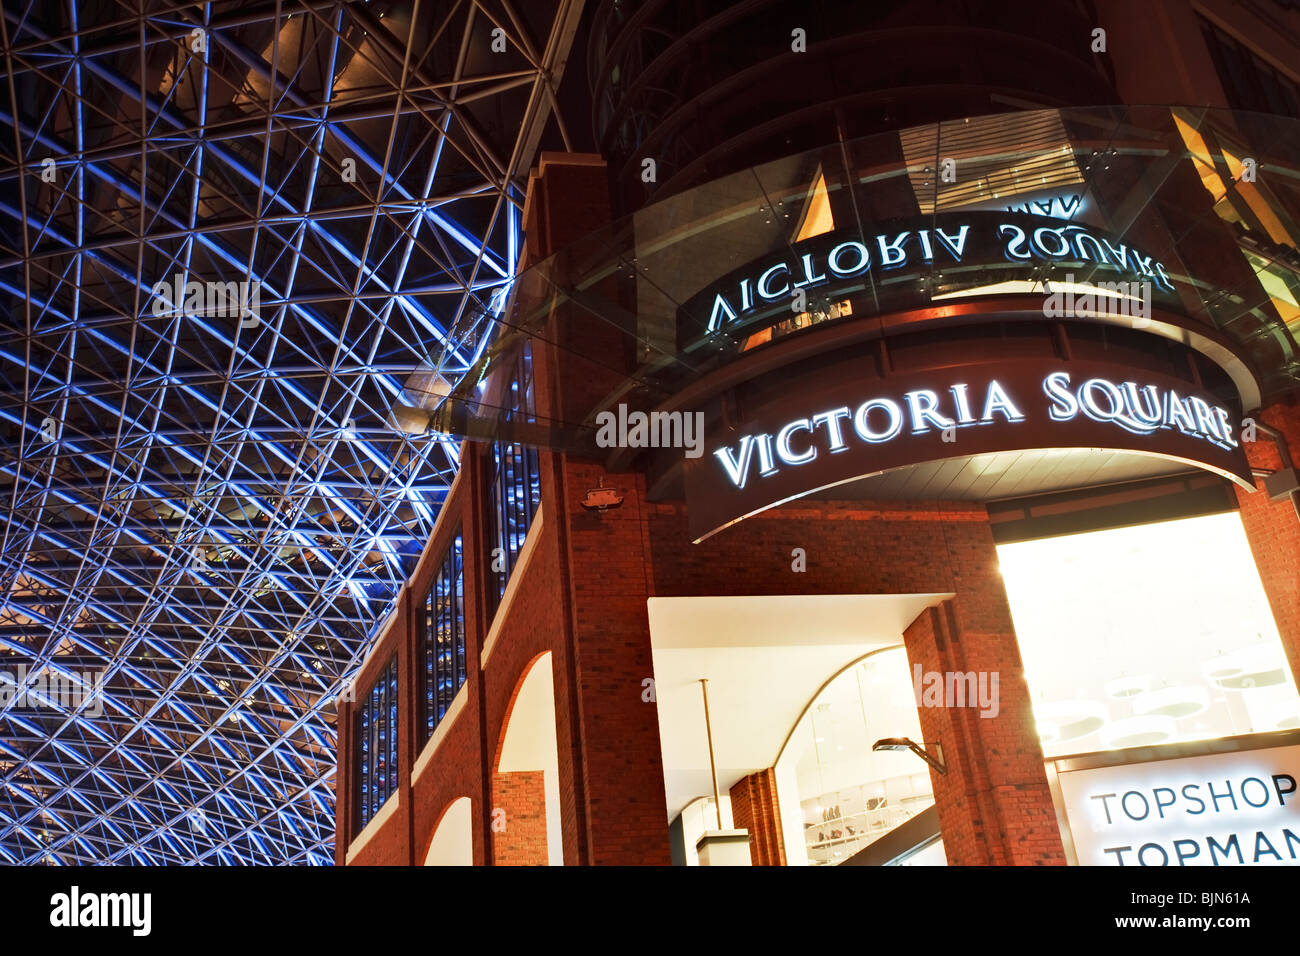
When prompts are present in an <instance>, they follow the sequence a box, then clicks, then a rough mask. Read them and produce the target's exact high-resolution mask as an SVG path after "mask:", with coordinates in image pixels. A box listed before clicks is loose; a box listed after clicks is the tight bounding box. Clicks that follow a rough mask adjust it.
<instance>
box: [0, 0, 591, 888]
mask: <svg viewBox="0 0 1300 956" xmlns="http://www.w3.org/2000/svg"><path fill="white" fill-rule="evenodd" d="M580 12H581V3H580V2H570V0H553V2H548V0H537V2H533V0H530V2H529V3H527V4H520V3H515V2H510V0H483V2H475V3H472V4H461V3H455V4H447V3H439V2H432V0H426V2H424V3H419V4H416V3H410V4H402V3H386V2H370V3H329V2H310V0H302V2H287V0H274V2H256V0H255V2H251V3H249V2H238V3H235V2H229V3H193V4H180V3H163V2H155V0H144V2H143V4H141V3H130V4H128V3H125V2H123V3H115V2H111V0H106V2H101V3H93V4H87V3H84V2H82V0H43V2H31V3H21V2H15V3H6V4H5V7H4V13H3V19H0V57H2V58H3V64H4V65H3V69H4V72H5V74H6V80H7V83H6V85H5V87H4V89H3V91H0V126H2V127H3V131H2V132H3V135H0V392H3V400H2V401H0V674H6V675H14V674H21V675H22V676H21V677H19V678H18V681H19V683H20V684H21V685H22V686H23V687H26V686H27V685H29V684H30V683H32V682H33V681H36V680H43V679H44V678H43V675H44V674H46V673H51V672H52V673H57V674H60V675H65V676H66V675H69V674H85V673H93V674H96V675H99V677H100V678H102V681H103V685H102V686H103V693H102V695H101V703H102V707H103V713H102V715H99V716H96V715H95V714H94V713H93V712H94V711H95V710H97V709H98V708H97V706H89V705H80V704H70V703H67V702H64V703H62V704H60V702H58V701H53V702H51V703H48V704H41V705H39V706H36V707H27V706H19V705H18V704H17V703H16V700H18V699H21V695H20V694H14V695H12V696H10V695H6V698H5V699H4V701H0V863H49V864H56V865H58V864H74V863H113V864H130V863H140V864H158V863H196V862H197V863H328V862H330V861H331V860H332V858H333V847H332V843H333V835H334V826H335V820H334V803H335V801H334V773H335V769H334V768H335V765H336V759H337V754H336V744H337V735H336V732H335V726H334V721H335V710H336V708H335V703H334V701H335V698H336V696H337V694H338V693H339V692H340V690H342V689H343V688H344V687H345V686H346V685H347V683H348V681H349V680H350V678H351V677H352V675H353V674H354V673H355V671H356V669H357V667H358V665H359V664H360V662H361V660H362V658H363V657H364V655H365V654H366V653H367V652H368V650H369V648H370V646H371V643H372V639H373V637H374V636H375V631H376V627H377V622H379V621H382V620H383V619H384V617H385V616H386V615H387V613H388V611H389V610H390V609H391V607H392V605H393V602H394V599H395V597H396V595H397V593H398V591H399V589H400V587H401V585H402V583H403V582H404V581H405V579H406V578H407V576H408V575H409V573H410V571H411V570H412V568H413V565H414V562H415V559H416V557H417V556H418V554H419V553H420V551H421V549H422V548H423V545H424V543H425V542H426V540H427V538H428V534H429V532H430V530H431V529H432V526H433V522H434V520H435V518H436V516H437V513H438V509H439V507H440V505H441V503H442V501H443V500H444V498H445V495H446V492H447V488H448V486H449V483H450V481H451V479H452V477H453V476H454V473H455V470H456V467H457V447H458V446H457V444H456V442H455V441H453V440H452V439H450V438H447V437H445V436H442V437H439V436H432V437H430V436H414V435H409V434H406V433H404V432H402V431H399V430H397V429H395V428H394V427H391V425H390V421H391V419H390V415H391V412H392V409H393V407H394V405H395V404H396V403H397V401H398V398H399V396H400V395H401V394H402V393H403V390H404V386H405V385H406V383H407V382H408V381H409V379H410V377H411V376H412V374H413V373H415V374H417V375H424V376H426V377H428V376H430V375H434V376H440V377H442V378H444V379H446V380H448V381H452V382H454V381H456V380H457V379H458V378H459V377H460V376H461V375H462V373H463V372H464V370H465V369H467V368H469V367H470V366H471V365H472V364H473V362H474V361H475V359H476V358H477V357H478V356H479V355H481V354H482V350H483V349H484V347H485V343H486V342H487V340H488V337H489V336H488V332H489V326H490V325H491V323H492V322H493V321H494V314H499V312H500V308H501V302H502V301H503V299H504V296H503V295H501V293H502V292H504V291H505V290H506V289H507V288H508V287H509V285H510V283H511V282H512V281H513V277H514V274H515V270H516V259H517V250H518V240H519V235H518V228H519V216H520V212H521V206H522V200H523V192H522V187H523V185H524V184H525V183H526V180H527V172H528V169H529V167H530V165H531V163H532V161H533V156H534V153H535V151H536V149H537V148H538V144H539V142H540V141H541V139H542V137H543V136H544V135H546V136H550V135H551V132H550V131H551V130H554V125H553V119H554V118H553V117H552V115H551V113H550V104H551V103H553V96H552V92H553V91H548V87H549V86H552V85H553V84H554V83H556V82H558V79H559V70H560V66H561V65H562V64H563V63H564V61H565V58H566V57H567V53H568V47H569V44H570V42H571V39H572V35H573V32H574V30H575V28H576V19H577V17H578V16H579V15H580ZM498 30H499V31H503V35H504V37H505V39H506V46H507V49H506V52H504V53H496V52H494V51H493V49H492V41H493V34H494V31H498ZM548 124H552V125H549V126H548ZM191 283H193V288H195V289H199V290H204V291H205V292H206V294H208V295H209V298H208V299H205V300H203V301H200V302H197V303H196V304H195V303H190V302H186V303H184V305H185V306H187V308H186V307H182V308H180V309H172V308H168V307H167V303H166V302H165V301H163V300H162V298H161V297H160V295H159V294H157V293H158V289H159V288H161V287H162V286H163V285H170V286H171V288H173V289H175V288H176V287H177V286H179V287H180V288H181V289H186V288H187V287H189V286H190V284H191ZM209 283H212V284H217V283H221V284H226V283H234V284H235V285H234V286H233V288H236V289H241V288H242V289H247V290H252V289H255V290H256V291H257V296H256V302H257V308H256V314H255V315H250V314H244V315H241V314H240V310H239V309H235V310H234V311H233V312H231V311H229V310H226V309H221V308H217V307H215V306H214V303H213V302H212V301H211V290H212V289H213V286H210V285H209ZM241 284H242V285H241ZM172 298H177V296H175V295H174V294H173V296H172ZM185 298H188V295H187V296H186V297H185ZM218 305H219V303H218ZM0 679H3V678H0ZM18 689H19V690H21V689H22V687H20V688H18Z"/></svg>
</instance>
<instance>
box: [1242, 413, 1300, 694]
mask: <svg viewBox="0 0 1300 956" xmlns="http://www.w3.org/2000/svg"><path fill="white" fill-rule="evenodd" d="M1258 420H1259V421H1262V422H1264V423H1265V424H1267V425H1271V426H1272V427H1274V428H1276V429H1278V430H1280V431H1282V432H1283V433H1284V434H1285V436H1286V440H1287V443H1288V444H1289V445H1290V452H1291V459H1292V461H1291V467H1297V465H1296V461H1297V460H1300V403H1297V401H1296V400H1295V399H1294V398H1293V399H1292V400H1291V401H1290V402H1289V403H1281V402H1279V403H1277V404H1275V405H1273V406H1271V407H1270V408H1266V409H1264V411H1263V412H1262V413H1260V415H1259V416H1258ZM1245 447H1246V455H1247V457H1248V458H1249V459H1250V464H1251V466H1252V467H1255V468H1266V469H1268V470H1270V471H1274V470H1276V469H1278V468H1280V467H1282V460H1281V458H1280V457H1279V455H1278V450H1277V445H1276V444H1275V443H1274V442H1273V440H1272V439H1271V438H1269V437H1268V436H1267V435H1265V434H1264V433H1263V432H1258V433H1257V440H1256V441H1254V442H1247V443H1246V444H1245ZM1257 488H1258V489H1259V490H1257V491H1256V492H1255V493H1254V494H1251V493H1250V492H1248V491H1245V490H1243V489H1241V488H1238V489H1237V501H1238V503H1239V504H1240V505H1241V523H1242V525H1243V526H1244V527H1245V529H1246V537H1247V539H1248V540H1249V541H1250V550H1251V553H1252V554H1253V555H1254V556H1255V567H1257V568H1258V569H1259V578H1260V581H1261V582H1262V583H1263V585H1264V593H1265V594H1266V595H1267V596H1268V604H1269V607H1270V608H1271V609H1272V611H1273V619H1274V620H1275V621H1276V622H1277V629H1278V632H1279V633H1280V634H1281V635H1282V644H1283V646H1284V647H1285V648H1286V652H1287V657H1288V658H1289V659H1290V661H1291V672H1292V673H1293V674H1294V675H1296V680H1297V682H1298V683H1300V518H1297V516H1296V509H1295V506H1294V505H1293V504H1292V503H1291V502H1290V501H1285V500H1283V501H1270V500H1269V497H1268V494H1267V492H1265V491H1264V490H1263V488H1264V483H1263V480H1262V479H1261V480H1260V481H1259V482H1258V484H1257Z"/></svg>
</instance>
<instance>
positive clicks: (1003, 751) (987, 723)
mask: <svg viewBox="0 0 1300 956" xmlns="http://www.w3.org/2000/svg"><path fill="white" fill-rule="evenodd" d="M945 534H946V536H947V541H946V544H947V550H948V559H949V562H950V565H951V568H952V577H953V583H954V590H955V591H956V592H957V596H956V598H954V599H952V600H950V601H946V602H944V604H943V605H941V606H939V607H936V608H930V609H928V610H927V611H925V612H924V613H923V614H922V615H921V616H920V617H918V618H917V619H916V620H915V621H914V622H913V623H912V624H911V626H910V627H908V628H907V630H906V632H905V633H904V642H905V644H906V646H907V656H908V660H909V661H910V662H911V664H912V666H913V667H914V668H915V666H916V665H917V664H920V665H921V668H922V670H923V671H927V672H929V671H937V672H938V673H940V674H944V673H947V672H950V671H952V672H969V671H977V672H979V671H983V672H987V673H989V674H990V679H991V675H992V674H994V673H996V674H997V675H998V693H997V695H996V698H995V699H996V700H997V702H998V707H997V711H996V714H993V713H992V709H990V715H989V716H983V717H982V716H980V714H981V710H980V708H978V707H922V708H920V716H921V729H922V733H923V734H924V736H925V740H926V741H931V742H933V741H938V742H939V743H941V744H942V746H943V759H944V762H945V763H946V765H947V773H946V774H939V773H938V772H937V771H935V770H933V769H932V770H931V771H930V779H931V781H932V783H933V785H934V795H935V804H936V806H937V808H938V812H939V822H940V826H941V828H942V833H943V843H944V849H945V850H946V852H947V855H948V862H949V863H950V864H952V865H954V866H972V865H975V866H979V865H1012V866H1023V865H1030V864H1064V863H1065V851H1064V848H1063V847H1062V845H1061V837H1060V830H1059V828H1058V826H1057V821H1056V810H1055V808H1054V806H1053V804H1052V797H1051V792H1050V790H1049V789H1048V785H1047V775H1046V772H1045V771H1044V768H1043V750H1042V745H1041V744H1040V743H1039V740H1038V734H1037V730H1036V728H1035V726H1034V717H1033V711H1032V708H1031V705H1030V696H1029V688H1028V685H1027V684H1026V682H1025V676H1024V666H1023V664H1022V663H1021V659H1020V648H1019V646H1018V645H1017V643H1016V634H1015V629H1014V628H1013V626H1012V623H1011V609H1010V606H1009V605H1008V603H1007V597H1006V592H1005V590H1004V589H1003V586H1002V580H1001V577H1000V576H999V575H998V572H997V552H996V551H995V550H994V546H993V537H992V533H991V532H990V530H989V526H988V525H987V524H985V523H983V522H964V523H956V524H950V525H947V526H946V527H945ZM927 749H929V748H927Z"/></svg>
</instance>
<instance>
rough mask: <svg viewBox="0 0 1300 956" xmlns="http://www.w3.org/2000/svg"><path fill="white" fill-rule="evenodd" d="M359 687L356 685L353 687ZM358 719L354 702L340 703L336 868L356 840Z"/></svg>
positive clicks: (335, 843) (335, 828)
mask: <svg viewBox="0 0 1300 956" xmlns="http://www.w3.org/2000/svg"><path fill="white" fill-rule="evenodd" d="M352 686H354V687H355V686H356V685H352ZM355 719H356V705H355V704H353V703H352V702H351V701H346V700H339V701H338V719H337V720H336V721H335V728H336V729H337V731H338V738H339V744H338V748H339V764H338V771H337V772H336V773H335V774H334V805H335V810H334V865H335V866H344V865H345V864H346V863H347V857H348V845H349V844H350V843H351V842H352V837H353V836H354V834H353V832H352V818H353V814H355V813H356V796H355V794H354V793H353V782H354V780H355V778H356V774H357V764H356V754H355V752H354V750H355V748H356V745H357V744H356V736H355V728H354V726H353V721H354V720H355Z"/></svg>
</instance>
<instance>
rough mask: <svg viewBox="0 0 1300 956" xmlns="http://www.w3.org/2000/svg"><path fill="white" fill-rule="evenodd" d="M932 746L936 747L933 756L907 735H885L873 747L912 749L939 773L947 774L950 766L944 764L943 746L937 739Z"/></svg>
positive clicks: (880, 748) (881, 748)
mask: <svg viewBox="0 0 1300 956" xmlns="http://www.w3.org/2000/svg"><path fill="white" fill-rule="evenodd" d="M923 743H924V741H923ZM930 746H931V747H933V748H934V756H931V755H930V754H929V753H927V752H926V750H925V748H924V747H922V746H921V745H920V744H918V743H917V742H916V741H914V740H911V739H909V738H907V737H885V738H883V739H881V740H877V741H876V742H875V743H874V744H872V745H871V749H872V750H873V751H874V750H910V751H912V753H914V754H916V755H917V756H918V757H920V758H921V759H922V760H924V761H925V762H926V763H928V764H929V765H930V766H931V767H933V768H934V769H935V770H937V771H939V773H942V774H947V773H948V768H947V767H946V766H944V762H943V747H942V746H941V745H940V744H939V743H938V742H937V741H936V742H935V743H933V744H930Z"/></svg>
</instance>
